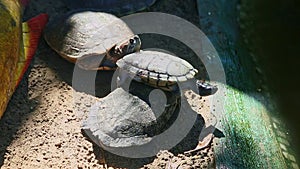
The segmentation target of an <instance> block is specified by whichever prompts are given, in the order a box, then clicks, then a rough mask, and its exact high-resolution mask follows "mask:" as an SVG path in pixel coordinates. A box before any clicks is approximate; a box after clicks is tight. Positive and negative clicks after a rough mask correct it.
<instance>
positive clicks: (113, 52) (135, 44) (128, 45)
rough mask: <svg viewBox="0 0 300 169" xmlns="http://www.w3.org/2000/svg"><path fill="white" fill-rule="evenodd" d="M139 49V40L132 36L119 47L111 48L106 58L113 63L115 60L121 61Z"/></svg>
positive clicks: (137, 37)
mask: <svg viewBox="0 0 300 169" xmlns="http://www.w3.org/2000/svg"><path fill="white" fill-rule="evenodd" d="M140 48H141V39H140V38H139V36H138V35H134V36H133V37H132V38H130V39H128V40H126V41H125V42H123V43H121V44H120V45H115V46H113V47H112V48H111V49H110V50H109V51H108V53H107V54H108V55H107V58H106V59H108V60H112V61H113V62H114V63H115V62H117V60H119V59H121V58H122V57H124V56H125V55H127V54H130V53H134V52H137V51H139V50H140Z"/></svg>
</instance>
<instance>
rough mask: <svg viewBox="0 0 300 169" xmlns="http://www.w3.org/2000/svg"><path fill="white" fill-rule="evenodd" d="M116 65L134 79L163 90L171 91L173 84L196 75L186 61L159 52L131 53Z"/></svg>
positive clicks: (195, 70)
mask: <svg viewBox="0 0 300 169" xmlns="http://www.w3.org/2000/svg"><path fill="white" fill-rule="evenodd" d="M117 65H118V67H119V68H120V69H121V70H122V71H125V72H127V73H129V75H133V76H134V77H135V79H138V80H141V81H142V82H144V83H146V84H149V85H151V86H154V87H158V88H162V89H165V90H172V87H171V86H173V85H174V84H176V83H178V82H184V81H187V80H188V79H192V78H193V77H194V76H195V74H196V73H198V70H197V69H195V68H194V67H193V66H192V65H191V64H190V63H188V62H187V61H185V60H183V59H181V58H179V57H176V56H173V55H171V54H168V53H164V52H159V51H140V52H136V53H132V54H129V55H126V56H125V57H123V58H122V59H120V60H118V61H117Z"/></svg>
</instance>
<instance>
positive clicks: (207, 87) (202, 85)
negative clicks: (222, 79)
mask: <svg viewBox="0 0 300 169" xmlns="http://www.w3.org/2000/svg"><path fill="white" fill-rule="evenodd" d="M196 85H197V87H198V92H199V95H200V96H209V95H213V94H215V93H216V92H217V91H218V88H217V86H214V85H211V84H209V83H207V82H204V81H200V80H197V81H196Z"/></svg>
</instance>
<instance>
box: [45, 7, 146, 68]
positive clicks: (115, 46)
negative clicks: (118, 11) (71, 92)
mask: <svg viewBox="0 0 300 169" xmlns="http://www.w3.org/2000/svg"><path fill="white" fill-rule="evenodd" d="M45 40H46V42H47V43H48V45H49V46H50V47H51V48H52V49H54V50H55V51H56V52H57V53H58V54H59V55H60V56H62V57H63V58H65V59H66V60H68V61H70V62H73V63H75V62H77V64H78V66H79V67H81V68H83V69H88V70H111V69H115V68H116V65H115V63H116V61H117V60H118V59H120V58H122V57H123V56H124V55H126V54H129V53H132V52H136V51H138V50H139V49H140V46H141V41H140V39H139V37H138V36H137V35H134V34H133V32H132V31H131V29H130V28H129V27H128V26H127V25H126V23H125V22H123V21H122V20H121V19H119V18H117V17H116V16H114V15H111V14H108V13H103V12H92V11H81V12H80V11H76V12H75V11H73V12H70V13H68V14H66V15H65V16H63V17H60V18H57V19H53V20H52V21H50V22H49V24H48V25H47V28H46V30H45Z"/></svg>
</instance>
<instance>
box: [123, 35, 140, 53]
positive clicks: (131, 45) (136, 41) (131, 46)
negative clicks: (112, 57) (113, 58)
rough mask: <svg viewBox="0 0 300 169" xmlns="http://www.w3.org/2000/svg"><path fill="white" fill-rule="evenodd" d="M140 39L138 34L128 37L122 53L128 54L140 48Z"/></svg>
mask: <svg viewBox="0 0 300 169" xmlns="http://www.w3.org/2000/svg"><path fill="white" fill-rule="evenodd" d="M141 45H142V43H141V39H140V37H139V36H138V35H134V37H132V38H130V39H129V40H128V42H127V45H125V46H124V49H123V51H124V53H125V55H126V54H129V53H134V52H137V51H139V50H140V48H141Z"/></svg>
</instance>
